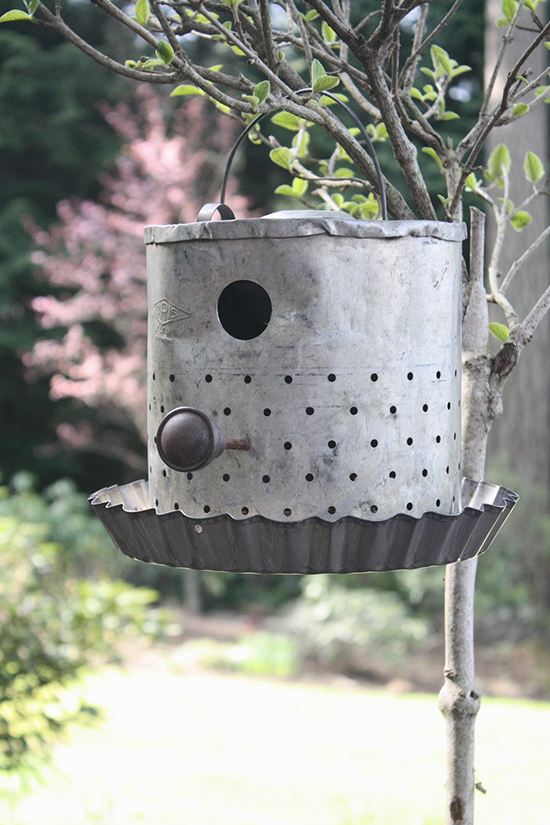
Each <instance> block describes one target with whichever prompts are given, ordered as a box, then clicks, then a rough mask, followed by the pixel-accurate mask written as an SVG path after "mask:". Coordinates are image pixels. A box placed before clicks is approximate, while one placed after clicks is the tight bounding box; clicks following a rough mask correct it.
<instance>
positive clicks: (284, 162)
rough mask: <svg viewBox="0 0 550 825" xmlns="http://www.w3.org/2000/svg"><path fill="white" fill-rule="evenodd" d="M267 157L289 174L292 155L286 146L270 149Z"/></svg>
mask: <svg viewBox="0 0 550 825" xmlns="http://www.w3.org/2000/svg"><path fill="white" fill-rule="evenodd" d="M269 157H270V158H271V160H272V161H273V163H276V164H277V166H282V167H283V169H288V171H289V172H290V171H291V170H292V164H293V160H292V154H291V152H290V149H287V147H286V146H280V147H279V148H278V149H272V150H271V152H270V153H269Z"/></svg>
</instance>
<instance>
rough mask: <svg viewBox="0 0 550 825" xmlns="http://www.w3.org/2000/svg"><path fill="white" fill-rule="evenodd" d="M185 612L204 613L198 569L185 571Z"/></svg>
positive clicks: (186, 614)
mask: <svg viewBox="0 0 550 825" xmlns="http://www.w3.org/2000/svg"><path fill="white" fill-rule="evenodd" d="M182 584H183V612H184V615H185V616H199V615H200V614H201V613H202V596H201V581H200V573H199V571H198V570H184V571H183V582H182Z"/></svg>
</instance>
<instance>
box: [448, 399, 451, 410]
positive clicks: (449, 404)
mask: <svg viewBox="0 0 550 825" xmlns="http://www.w3.org/2000/svg"><path fill="white" fill-rule="evenodd" d="M447 409H448V410H450V409H451V402H450V401H449V403H448V404H447Z"/></svg>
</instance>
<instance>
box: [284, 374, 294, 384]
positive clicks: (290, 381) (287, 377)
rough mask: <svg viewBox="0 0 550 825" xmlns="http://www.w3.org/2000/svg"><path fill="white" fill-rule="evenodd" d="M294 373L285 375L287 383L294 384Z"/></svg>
mask: <svg viewBox="0 0 550 825" xmlns="http://www.w3.org/2000/svg"><path fill="white" fill-rule="evenodd" d="M292 380H293V379H292V375H285V384H292Z"/></svg>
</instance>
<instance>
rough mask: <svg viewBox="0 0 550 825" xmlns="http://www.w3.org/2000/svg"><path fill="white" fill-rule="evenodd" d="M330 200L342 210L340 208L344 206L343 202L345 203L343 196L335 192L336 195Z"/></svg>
mask: <svg viewBox="0 0 550 825" xmlns="http://www.w3.org/2000/svg"><path fill="white" fill-rule="evenodd" d="M332 200H333V201H334V203H335V204H336V205H337V206H339V207H340V209H341V208H342V206H343V205H344V201H345V199H344V196H343V195H341V194H340V192H336V194H335V195H333V196H332Z"/></svg>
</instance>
